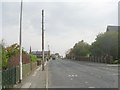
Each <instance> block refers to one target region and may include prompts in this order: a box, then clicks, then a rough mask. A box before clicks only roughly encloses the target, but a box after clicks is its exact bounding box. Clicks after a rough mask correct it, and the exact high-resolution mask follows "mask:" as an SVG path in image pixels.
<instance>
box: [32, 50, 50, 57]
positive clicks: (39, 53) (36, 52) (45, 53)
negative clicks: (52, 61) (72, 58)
mask: <svg viewBox="0 0 120 90" xmlns="http://www.w3.org/2000/svg"><path fill="white" fill-rule="evenodd" d="M31 53H32V54H33V55H36V56H37V57H38V58H42V51H31ZM44 56H45V57H47V56H50V51H44Z"/></svg>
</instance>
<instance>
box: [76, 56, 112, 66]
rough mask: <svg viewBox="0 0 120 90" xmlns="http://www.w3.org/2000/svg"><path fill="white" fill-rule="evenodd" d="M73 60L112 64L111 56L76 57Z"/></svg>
mask: <svg viewBox="0 0 120 90" xmlns="http://www.w3.org/2000/svg"><path fill="white" fill-rule="evenodd" d="M75 60H79V61H89V62H98V63H107V64H112V61H113V57H112V56H99V57H98V56H90V57H76V58H75Z"/></svg>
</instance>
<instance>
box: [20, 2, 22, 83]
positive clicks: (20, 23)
mask: <svg viewBox="0 0 120 90" xmlns="http://www.w3.org/2000/svg"><path fill="white" fill-rule="evenodd" d="M21 81H22V0H21V8H20V82H21Z"/></svg>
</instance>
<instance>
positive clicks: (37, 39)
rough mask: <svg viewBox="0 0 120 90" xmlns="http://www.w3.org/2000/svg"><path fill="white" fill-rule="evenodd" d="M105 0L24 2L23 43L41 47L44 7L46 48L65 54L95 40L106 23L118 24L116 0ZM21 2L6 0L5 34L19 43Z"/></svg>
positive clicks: (9, 40)
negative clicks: (7, 0) (82, 43)
mask: <svg viewBox="0 0 120 90" xmlns="http://www.w3.org/2000/svg"><path fill="white" fill-rule="evenodd" d="M93 1H94V0H93ZM104 1H106V2H101V1H100V2H99V3H97V2H90V1H89V0H87V2H82V1H81V2H24V3H23V24H22V25H23V27H22V33H23V38H22V39H23V44H22V45H23V47H24V48H25V49H26V50H27V51H28V50H29V47H30V46H32V49H33V50H41V10H42V9H44V10H45V49H46V50H47V46H48V44H49V45H50V48H51V50H52V51H54V52H59V53H60V54H62V55H63V54H64V53H65V51H67V50H68V49H69V48H71V47H72V46H73V45H74V44H75V43H76V42H78V41H80V40H85V41H86V42H88V43H92V42H93V41H94V40H95V37H96V35H97V34H98V33H100V32H105V31H106V27H107V25H109V24H110V25H117V19H118V12H117V9H118V7H117V1H116V2H115V1H114V2H113V1H109V2H108V1H107V0H104ZM19 11H20V3H19V2H3V5H2V16H3V20H2V26H3V38H4V39H5V40H6V42H7V43H8V44H12V43H14V42H18V43H19Z"/></svg>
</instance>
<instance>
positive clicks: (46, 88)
mask: <svg viewBox="0 0 120 90" xmlns="http://www.w3.org/2000/svg"><path fill="white" fill-rule="evenodd" d="M45 87H46V89H47V90H48V64H47V66H46V86H45Z"/></svg>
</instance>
